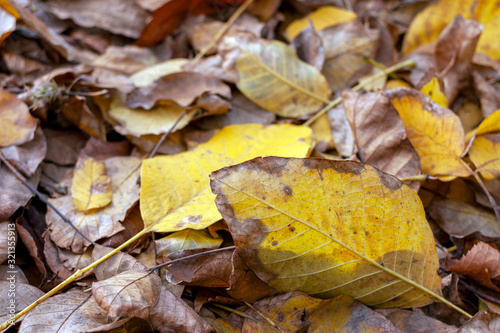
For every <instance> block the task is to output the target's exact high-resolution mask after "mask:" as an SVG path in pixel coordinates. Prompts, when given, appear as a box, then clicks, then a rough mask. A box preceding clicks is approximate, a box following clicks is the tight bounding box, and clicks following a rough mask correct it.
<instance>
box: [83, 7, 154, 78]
mask: <svg viewBox="0 0 500 333" xmlns="http://www.w3.org/2000/svg"><path fill="white" fill-rule="evenodd" d="M86 5H87V6H88V3H87V4H86ZM158 62H159V60H158V58H157V57H156V56H155V54H154V53H153V51H151V50H150V49H147V48H143V47H138V46H135V45H126V46H123V47H119V46H113V45H112V46H109V47H108V48H107V49H106V51H105V52H104V53H103V54H102V55H100V56H99V57H97V58H96V59H95V60H94V61H93V62H92V65H93V66H96V67H103V68H106V69H108V70H113V71H117V72H120V73H123V74H125V75H132V74H134V73H136V72H139V71H141V70H144V69H146V68H147V67H149V66H153V65H155V64H157V63H158Z"/></svg>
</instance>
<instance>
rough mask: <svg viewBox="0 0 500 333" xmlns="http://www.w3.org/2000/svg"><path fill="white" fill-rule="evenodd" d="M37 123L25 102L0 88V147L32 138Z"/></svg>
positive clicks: (17, 143)
mask: <svg viewBox="0 0 500 333" xmlns="http://www.w3.org/2000/svg"><path fill="white" fill-rule="evenodd" d="M37 123H38V121H37V120H36V118H33V117H32V116H31V114H30V112H29V109H28V106H27V105H26V104H24V103H23V102H21V101H20V100H19V99H17V97H16V96H14V95H12V94H11V93H9V92H7V91H5V90H1V89H0V148H3V147H8V146H11V145H20V144H23V143H26V142H28V141H31V140H33V138H34V136H35V130H36V128H37Z"/></svg>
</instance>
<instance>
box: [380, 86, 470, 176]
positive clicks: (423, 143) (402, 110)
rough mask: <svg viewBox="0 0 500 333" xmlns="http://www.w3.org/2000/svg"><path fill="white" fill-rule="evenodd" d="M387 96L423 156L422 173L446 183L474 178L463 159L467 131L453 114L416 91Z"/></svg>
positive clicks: (407, 90) (395, 92)
mask: <svg viewBox="0 0 500 333" xmlns="http://www.w3.org/2000/svg"><path fill="white" fill-rule="evenodd" d="M387 95H388V96H389V98H390V99H391V103H392V105H393V106H394V107H395V108H396V110H397V111H398V113H399V115H400V116H401V119H403V124H404V126H405V129H406V134H407V135H408V139H410V141H411V143H412V144H413V146H414V147H415V149H416V150H417V153H418V155H419V156H420V164H421V167H422V172H424V173H428V174H430V175H432V176H437V177H440V179H441V180H443V181H449V180H452V179H454V178H455V177H467V176H470V175H471V174H472V171H471V169H470V168H469V167H468V166H467V164H465V162H464V161H463V160H462V159H461V157H460V156H461V154H462V153H463V151H464V148H465V147H464V130H463V128H462V124H461V123H460V119H459V118H458V117H457V116H456V115H455V114H454V113H453V112H452V111H451V110H449V109H446V108H444V107H442V106H440V105H438V104H435V103H434V102H433V101H432V100H431V99H430V98H429V97H427V96H425V95H424V94H422V93H421V92H418V91H416V90H413V89H408V88H399V89H395V90H392V91H390V92H387Z"/></svg>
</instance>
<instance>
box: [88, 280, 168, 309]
mask: <svg viewBox="0 0 500 333" xmlns="http://www.w3.org/2000/svg"><path fill="white" fill-rule="evenodd" d="M160 290H161V279H160V278H159V277H158V275H156V274H154V273H152V274H150V273H149V271H146V270H145V271H142V272H139V271H133V270H131V271H124V272H122V273H120V274H118V275H115V276H112V277H110V278H108V279H106V280H102V281H99V282H95V283H93V284H92V295H93V297H94V299H95V300H96V302H97V304H99V306H100V307H101V308H103V309H104V310H106V311H107V312H108V313H109V315H110V316H112V317H121V316H131V317H132V316H134V314H135V313H136V312H140V311H143V310H144V309H147V308H150V307H152V306H153V305H155V304H156V302H158V298H159V293H160Z"/></svg>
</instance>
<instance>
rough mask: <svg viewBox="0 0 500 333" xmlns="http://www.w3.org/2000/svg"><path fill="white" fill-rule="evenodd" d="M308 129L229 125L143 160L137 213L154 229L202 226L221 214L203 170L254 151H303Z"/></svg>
mask: <svg viewBox="0 0 500 333" xmlns="http://www.w3.org/2000/svg"><path fill="white" fill-rule="evenodd" d="M310 147H311V130H310V129H309V128H304V127H300V126H293V125H273V126H267V127H264V126H262V125H258V124H244V125H232V126H227V127H225V128H224V129H222V130H221V131H220V132H219V133H218V134H217V135H216V136H214V137H213V138H212V139H211V140H210V141H208V142H206V143H204V144H201V145H199V146H198V147H196V148H195V149H193V150H191V151H188V152H185V153H180V154H177V155H172V156H158V157H155V158H152V159H147V160H145V161H144V162H143V166H142V171H141V200H140V202H141V214H142V217H143V219H144V223H145V225H146V227H149V226H153V227H152V230H154V231H157V232H171V231H177V230H182V229H186V228H191V229H204V228H206V227H208V226H209V225H211V224H212V223H215V222H217V220H219V219H220V218H221V216H220V213H219V212H218V211H217V207H216V206H215V204H214V202H213V200H214V198H215V195H214V194H212V193H211V192H210V187H209V178H208V174H209V173H210V172H212V171H214V170H217V169H220V168H222V167H224V166H226V165H231V164H235V163H240V162H243V161H246V160H249V159H251V158H254V157H256V156H262V155H282V156H301V157H305V156H307V154H308V152H309V149H310Z"/></svg>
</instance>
